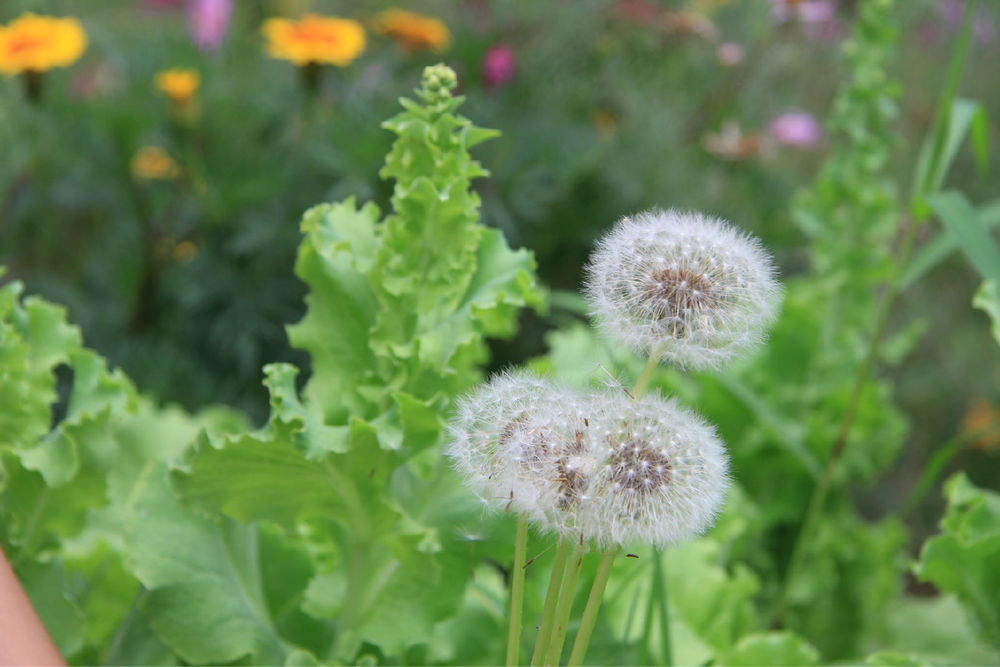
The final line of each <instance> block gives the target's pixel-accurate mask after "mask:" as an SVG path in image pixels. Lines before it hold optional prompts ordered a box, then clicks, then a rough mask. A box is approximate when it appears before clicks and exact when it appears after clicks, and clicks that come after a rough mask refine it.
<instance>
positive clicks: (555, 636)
mask: <svg viewBox="0 0 1000 667" xmlns="http://www.w3.org/2000/svg"><path fill="white" fill-rule="evenodd" d="M586 554H587V548H586V547H584V546H583V545H580V546H577V547H575V548H574V549H573V555H572V556H571V557H570V561H569V565H568V566H567V568H566V579H565V580H564V581H563V584H562V593H560V595H559V606H558V608H557V609H556V622H555V626H554V627H553V628H552V639H551V640H550V641H549V649H548V651H546V652H545V664H546V665H558V664H559V658H561V657H562V649H563V644H564V643H565V642H566V630H567V629H568V628H569V616H570V613H572V611H573V599H574V598H575V597H576V581H577V579H579V577H580V567H581V566H582V565H583V557H584V556H585V555H586Z"/></svg>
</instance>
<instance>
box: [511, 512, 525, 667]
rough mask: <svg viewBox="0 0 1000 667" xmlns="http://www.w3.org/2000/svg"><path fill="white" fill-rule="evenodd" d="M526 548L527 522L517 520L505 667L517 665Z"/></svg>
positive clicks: (521, 518) (520, 518)
mask: <svg viewBox="0 0 1000 667" xmlns="http://www.w3.org/2000/svg"><path fill="white" fill-rule="evenodd" d="M527 548H528V521H527V519H525V518H524V517H523V516H521V517H518V519H517V538H516V540H515V542H514V571H513V572H511V582H510V627H509V628H508V629H507V667H513V666H514V665H516V664H517V658H518V649H519V648H520V646H521V612H522V609H523V606H524V558H525V552H526V551H527Z"/></svg>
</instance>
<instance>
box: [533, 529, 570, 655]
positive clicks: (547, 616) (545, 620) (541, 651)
mask: <svg viewBox="0 0 1000 667" xmlns="http://www.w3.org/2000/svg"><path fill="white" fill-rule="evenodd" d="M568 556H569V541H568V540H567V539H566V538H560V539H559V546H558V547H557V548H556V556H555V559H554V560H553V561H552V574H551V575H550V576H549V590H548V592H547V593H546V594H545V606H544V607H542V624H541V625H540V626H539V628H538V637H537V638H536V639H535V652H534V653H533V654H532V656H531V664H532V666H533V667H537V666H538V665H541V664H542V660H543V659H544V658H545V651H546V649H548V647H549V639H550V638H551V637H552V622H553V621H554V620H555V615H556V602H557V601H558V599H559V586H560V584H562V579H563V571H564V570H565V569H566V559H567V557H568Z"/></svg>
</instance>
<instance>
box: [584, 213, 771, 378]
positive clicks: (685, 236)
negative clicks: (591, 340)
mask: <svg viewBox="0 0 1000 667" xmlns="http://www.w3.org/2000/svg"><path fill="white" fill-rule="evenodd" d="M780 295H781V288H780V285H779V284H778V282H777V280H776V279H775V269H774V266H773V264H772V262H771V258H770V256H769V255H768V253H767V252H766V251H765V250H764V249H763V248H762V247H761V246H760V244H759V243H758V242H757V240H756V239H754V238H753V237H751V236H749V235H747V234H745V233H743V232H741V231H738V230H736V229H735V228H733V227H731V226H730V225H729V224H728V223H726V222H724V221H722V220H719V219H716V218H711V217H708V216H705V215H702V214H700V213H685V212H681V211H677V210H667V211H649V212H646V213H641V214H639V215H637V216H634V217H626V218H623V219H622V220H621V221H620V222H619V223H618V224H617V225H616V226H615V227H614V228H613V229H612V230H611V231H610V232H609V233H608V234H607V235H606V236H605V237H604V238H603V239H601V241H599V242H598V244H597V248H596V249H595V251H594V253H593V255H592V256H591V259H590V263H589V265H588V267H587V284H586V296H587V299H588V301H589V302H590V305H591V310H592V314H593V315H594V317H595V320H596V322H597V325H598V327H599V328H600V329H601V330H602V332H604V334H605V335H606V336H607V337H609V338H611V339H614V340H618V341H621V342H623V343H625V344H627V345H628V346H629V347H631V348H632V349H634V350H636V351H637V352H640V353H643V354H646V355H651V356H658V357H659V358H660V359H661V360H662V361H669V362H673V363H676V364H678V365H680V366H683V367H688V366H690V367H693V368H706V367H717V366H719V365H720V364H722V363H724V362H725V361H727V360H729V359H730V358H732V357H734V356H736V355H738V354H740V353H742V352H745V351H747V350H749V349H751V348H753V347H754V346H755V345H756V344H757V343H759V342H760V341H761V340H762V339H763V334H764V331H765V330H766V328H767V327H768V326H769V325H770V324H771V323H772V322H773V320H774V318H775V316H776V314H777V307H778V302H779V299H780Z"/></svg>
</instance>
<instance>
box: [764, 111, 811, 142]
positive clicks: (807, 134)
mask: <svg viewBox="0 0 1000 667" xmlns="http://www.w3.org/2000/svg"><path fill="white" fill-rule="evenodd" d="M768 132H769V133H770V135H771V137H772V138H773V139H774V140H775V141H776V142H778V143H779V144H781V145H782V146H790V147H792V148H803V149H808V148H813V147H814V146H816V144H818V143H819V142H820V140H821V139H822V138H823V129H822V128H821V127H820V126H819V123H817V122H816V119H815V118H813V117H812V115H811V114H808V113H806V112H805V111H786V112H785V113H783V114H781V115H779V116H778V117H777V118H775V119H774V120H773V121H771V126H770V127H769V128H768Z"/></svg>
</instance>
